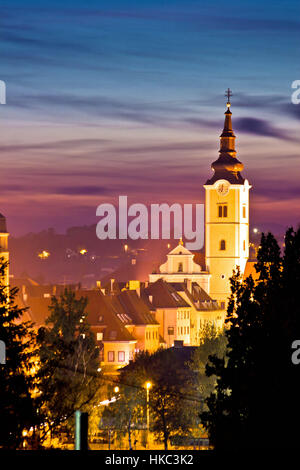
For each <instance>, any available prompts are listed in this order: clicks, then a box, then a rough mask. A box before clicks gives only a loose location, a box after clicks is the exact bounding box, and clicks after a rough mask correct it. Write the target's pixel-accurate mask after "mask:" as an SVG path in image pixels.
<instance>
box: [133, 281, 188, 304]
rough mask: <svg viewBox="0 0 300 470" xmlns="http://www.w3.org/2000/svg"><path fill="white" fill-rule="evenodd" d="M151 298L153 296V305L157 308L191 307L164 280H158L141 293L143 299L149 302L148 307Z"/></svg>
mask: <svg viewBox="0 0 300 470" xmlns="http://www.w3.org/2000/svg"><path fill="white" fill-rule="evenodd" d="M149 296H152V305H153V307H155V308H179V307H190V305H189V304H188V303H187V302H186V301H185V300H184V299H183V298H182V297H181V296H180V294H179V293H178V292H176V290H175V289H174V288H173V287H172V286H171V284H170V283H168V282H166V281H164V280H163V279H158V280H157V281H156V282H153V283H152V284H150V285H149V286H148V287H147V288H146V289H143V290H142V291H141V297H142V298H143V299H145V300H146V301H147V302H148V305H149V303H150V300H149Z"/></svg>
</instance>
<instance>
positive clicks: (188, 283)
mask: <svg viewBox="0 0 300 470" xmlns="http://www.w3.org/2000/svg"><path fill="white" fill-rule="evenodd" d="M186 288H187V290H188V291H189V293H190V294H192V281H191V279H186Z"/></svg>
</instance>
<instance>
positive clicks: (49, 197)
mask: <svg viewBox="0 0 300 470" xmlns="http://www.w3.org/2000/svg"><path fill="white" fill-rule="evenodd" d="M299 13H300V4H299V2H296V1H294V0H293V1H289V2H284V1H272V2H271V1H264V2H259V1H256V0H255V1H251V2H250V1H248V0H247V1H243V2H241V1H232V2H225V1H220V0H218V1H214V2H209V1H174V0H173V1H155V0H153V1H151V2H150V1H141V0H140V1H110V2H108V1H85V2H82V1H81V2H80V1H76V0H75V1H72V2H69V1H64V2H58V1H51V2H50V1H30V0H29V1H15V0H11V1H9V2H8V1H3V2H2V7H1V16H2V21H1V23H2V25H1V50H0V57H1V69H0V79H1V80H5V82H6V85H7V105H5V106H1V108H0V113H1V114H0V123H1V127H2V132H1V139H0V150H1V153H2V164H3V171H2V178H1V179H2V183H1V184H2V197H1V199H2V203H1V205H2V207H1V211H3V212H4V213H5V215H6V216H7V217H9V226H10V228H11V231H13V233H16V234H19V233H26V232H28V231H31V230H39V229H42V228H47V227H48V226H53V227H55V228H56V229H57V230H64V229H65V228H66V227H68V226H70V225H80V224H85V223H94V222H95V221H96V220H95V208H96V206H97V205H98V204H100V203H101V202H103V201H108V200H111V199H113V198H117V197H118V195H119V194H128V196H129V197H132V200H133V202H144V200H145V201H150V200H153V201H154V200H155V201H161V202H164V201H165V200H169V201H170V202H180V201H194V202H199V200H200V201H201V199H203V191H201V185H202V184H203V183H204V182H205V180H206V179H207V177H208V176H210V172H211V170H210V164H211V162H212V161H214V160H215V159H216V158H217V150H218V136H219V134H220V130H221V127H222V122H223V112H224V110H225V109H224V108H225V98H224V91H225V89H226V88H227V87H230V88H231V89H232V90H233V93H234V96H233V98H232V111H233V123H234V128H235V131H236V134H237V146H238V150H239V158H240V160H241V161H243V163H244V165H245V171H244V174H245V176H246V177H248V179H249V180H250V182H251V183H252V184H253V191H252V193H253V204H252V207H253V223H256V224H269V225H270V227H276V226H279V225H281V226H285V225H288V224H296V223H297V217H298V216H296V214H295V210H296V208H297V204H298V205H299V202H300V201H299V198H300V194H299V184H298V181H299V173H297V171H298V168H297V167H298V166H299V164H298V162H299V160H298V159H299V142H300V140H299V117H300V112H299V106H298V107H297V106H295V105H292V104H291V83H292V82H293V81H294V80H296V79H300V70H299V68H300V61H299V58H300V57H299V45H300V41H299V39H300V37H299V36H300V14H299ZM296 163H297V164H296ZM258 170H259V171H258ZM178 198H179V199H180V200H179V201H178Z"/></svg>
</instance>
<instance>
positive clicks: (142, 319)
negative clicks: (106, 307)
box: [112, 290, 159, 325]
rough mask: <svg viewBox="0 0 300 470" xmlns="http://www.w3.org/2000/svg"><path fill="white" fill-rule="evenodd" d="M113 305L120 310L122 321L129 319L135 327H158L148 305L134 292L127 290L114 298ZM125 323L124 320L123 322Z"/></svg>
mask: <svg viewBox="0 0 300 470" xmlns="http://www.w3.org/2000/svg"><path fill="white" fill-rule="evenodd" d="M112 303H113V305H114V306H115V308H116V309H118V310H119V312H118V315H120V317H121V319H122V318H125V321H126V317H129V318H130V320H131V323H132V324H134V325H158V324H159V323H158V322H157V321H156V320H155V318H154V317H153V315H152V314H151V312H150V310H149V308H148V306H147V305H146V303H145V302H144V301H143V300H142V299H141V298H140V297H139V296H138V295H137V293H136V291H134V290H126V291H123V292H121V293H120V294H119V295H118V296H114V297H112ZM123 321H124V320H123Z"/></svg>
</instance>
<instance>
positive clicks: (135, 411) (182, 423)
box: [113, 348, 198, 449]
mask: <svg viewBox="0 0 300 470" xmlns="http://www.w3.org/2000/svg"><path fill="white" fill-rule="evenodd" d="M180 352H181V353H182V351H180ZM119 381H120V397H121V398H120V401H118V402H117V403H116V404H114V405H113V406H114V409H115V411H116V416H119V424H120V425H121V426H124V429H125V430H126V431H127V433H128V434H129V433H130V431H129V430H130V423H131V425H132V426H133V428H137V427H142V426H143V427H144V428H145V427H146V409H147V402H146V397H147V392H146V388H145V384H146V382H148V381H150V382H151V384H152V386H151V389H150V390H149V407H150V430H151V431H153V432H154V434H155V435H156V437H157V438H158V439H161V440H163V442H164V446H165V449H167V448H168V445H169V442H170V439H171V438H172V437H174V436H177V435H190V434H191V432H192V429H193V426H197V424H198V422H197V421H198V415H197V407H196V406H195V403H197V396H196V394H195V393H196V389H195V384H194V373H193V371H191V369H189V368H188V366H187V365H186V364H185V359H184V355H182V354H178V351H176V350H175V349H174V348H172V349H168V350H158V351H156V352H155V353H153V354H149V353H147V352H142V353H140V354H138V355H137V356H136V358H135V360H134V361H133V362H131V363H130V364H129V365H128V366H127V367H125V368H123V369H122V370H121V374H120V378H119Z"/></svg>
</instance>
